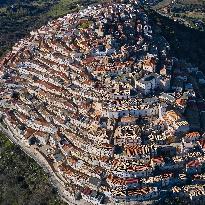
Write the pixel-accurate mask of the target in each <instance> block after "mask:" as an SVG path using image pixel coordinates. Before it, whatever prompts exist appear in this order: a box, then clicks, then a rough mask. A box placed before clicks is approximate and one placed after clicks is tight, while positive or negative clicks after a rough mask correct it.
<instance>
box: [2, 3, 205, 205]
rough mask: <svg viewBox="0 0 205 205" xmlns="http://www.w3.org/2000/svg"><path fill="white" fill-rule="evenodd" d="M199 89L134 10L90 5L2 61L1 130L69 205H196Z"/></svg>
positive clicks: (202, 192) (204, 139)
mask: <svg viewBox="0 0 205 205" xmlns="http://www.w3.org/2000/svg"><path fill="white" fill-rule="evenodd" d="M204 84H205V77H204V75H203V73H202V72H200V71H199V70H198V68H196V67H193V66H189V65H187V64H182V63H181V61H180V60H178V59H177V58H174V57H171V56H170V46H169V43H168V42H167V41H166V39H165V38H164V37H163V36H160V35H159V34H158V33H156V32H155V30H153V29H152V26H151V25H150V23H149V18H148V15H147V14H146V12H145V11H144V10H143V9H142V7H141V5H140V3H139V2H136V1H132V0H130V1H120V2H119V1H118V3H114V2H112V3H102V4H98V5H92V6H89V7H88V8H86V9H83V10H80V11H79V12H74V13H72V14H68V15H66V16H64V17H61V18H58V19H56V20H52V21H49V22H48V24H47V25H45V26H42V27H41V28H39V29H38V30H36V31H35V30H34V31H31V32H30V35H29V36H28V37H27V38H25V39H22V40H21V41H19V42H18V43H16V44H15V45H14V46H13V48H12V50H11V52H9V53H7V55H6V56H5V57H4V58H3V60H2V61H1V85H2V86H1V90H0V92H1V96H2V98H1V99H0V107H1V109H0V111H1V112H0V114H1V122H2V123H1V129H2V131H4V132H5V133H6V134H7V136H8V137H9V138H10V139H11V140H12V141H14V142H15V143H16V144H18V145H19V146H20V147H21V148H22V149H23V150H24V151H25V152H26V153H27V154H29V155H30V156H31V157H33V158H34V159H35V160H36V161H37V162H38V163H39V164H40V165H41V166H42V167H43V168H44V169H45V170H47V171H48V172H49V173H50V178H51V180H52V181H53V183H54V184H55V185H56V186H57V187H58V191H59V194H60V196H61V197H62V198H64V200H65V201H67V203H68V204H78V205H80V204H102V203H104V204H110V205H111V204H118V203H122V204H126V203H129V202H130V203H131V204H132V203H135V204H136V203H141V204H142V203H152V202H153V203H154V202H159V203H161V204H163V203H164V202H163V200H164V199H168V198H171V197H172V198H175V197H178V198H181V201H183V203H184V204H189V203H193V204H197V203H198V202H199V203H202V204H203V203H204V202H205V186H204V184H203V180H204V171H205V158H204V144H205V134H204V133H203V131H204V130H205V127H204V125H203V123H200V122H203V120H204V111H205V110H204V108H205V102H204V100H203V98H202V97H201V93H200V89H199V85H204ZM199 97H201V101H200V102H198V101H196V100H197V99H199ZM190 107H191V109H193V110H194V109H195V112H194V113H193V110H190ZM190 113H191V114H190ZM192 113H193V114H192ZM195 114H196V115H197V116H196V115H195ZM193 117H196V118H197V120H198V123H196V122H195V120H194V121H193V120H190V119H193ZM199 199H200V200H199Z"/></svg>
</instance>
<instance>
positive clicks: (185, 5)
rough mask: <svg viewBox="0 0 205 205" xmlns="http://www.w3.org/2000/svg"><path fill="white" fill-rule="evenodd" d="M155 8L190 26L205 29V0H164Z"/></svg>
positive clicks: (154, 7)
mask: <svg viewBox="0 0 205 205" xmlns="http://www.w3.org/2000/svg"><path fill="white" fill-rule="evenodd" d="M153 9H154V10H156V11H157V12H159V13H161V14H163V15H166V16H169V17H170V18H172V19H173V20H175V21H178V22H180V23H182V24H185V25H186V26H188V27H191V28H195V29H198V30H205V1H204V0H174V1H171V0H162V1H159V2H158V3H156V4H155V5H154V6H153Z"/></svg>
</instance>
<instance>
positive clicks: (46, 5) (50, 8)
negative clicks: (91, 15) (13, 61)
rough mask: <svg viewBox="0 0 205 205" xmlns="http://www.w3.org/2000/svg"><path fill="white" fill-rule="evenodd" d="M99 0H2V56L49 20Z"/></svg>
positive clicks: (0, 50) (0, 47)
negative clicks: (18, 41)
mask: <svg viewBox="0 0 205 205" xmlns="http://www.w3.org/2000/svg"><path fill="white" fill-rule="evenodd" d="M96 1H97V0H88V1H86V0H74V1H73V0H51V1H47V0H35V1H31V0H24V1H19V0H9V1H4V0H3V1H0V34H1V35H0V56H2V55H3V54H4V53H5V52H6V51H7V50H8V49H10V48H11V46H12V45H13V44H14V43H15V42H16V41H17V40H19V39H21V38H23V37H25V36H26V35H28V33H29V32H30V31H31V30H35V29H37V28H39V27H40V26H42V25H45V24H46V23H47V22H48V21H49V20H51V19H53V18H57V17H59V16H63V15H65V14H66V13H69V12H73V11H76V10H77V9H79V8H80V6H82V5H83V6H85V5H88V4H91V3H95V2H96Z"/></svg>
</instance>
